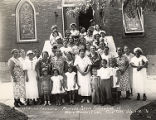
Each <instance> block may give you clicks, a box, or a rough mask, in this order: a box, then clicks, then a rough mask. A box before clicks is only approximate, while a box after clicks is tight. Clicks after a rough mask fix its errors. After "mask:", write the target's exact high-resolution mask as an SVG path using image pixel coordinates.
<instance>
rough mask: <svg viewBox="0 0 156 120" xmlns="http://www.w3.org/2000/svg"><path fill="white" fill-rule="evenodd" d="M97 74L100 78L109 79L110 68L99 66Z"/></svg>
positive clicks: (110, 74)
mask: <svg viewBox="0 0 156 120" xmlns="http://www.w3.org/2000/svg"><path fill="white" fill-rule="evenodd" d="M97 76H100V78H101V79H109V78H110V77H111V76H113V75H112V70H111V69H110V68H103V67H102V68H100V69H99V70H98V71H97Z"/></svg>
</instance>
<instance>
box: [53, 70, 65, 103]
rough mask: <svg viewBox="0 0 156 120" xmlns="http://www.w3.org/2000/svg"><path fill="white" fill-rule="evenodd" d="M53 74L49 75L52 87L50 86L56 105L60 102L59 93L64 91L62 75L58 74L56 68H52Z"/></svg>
mask: <svg viewBox="0 0 156 120" xmlns="http://www.w3.org/2000/svg"><path fill="white" fill-rule="evenodd" d="M53 72H54V76H52V77H51V80H52V83H53V87H52V92H51V93H52V94H53V95H55V98H56V105H57V106H60V105H61V104H62V102H61V101H62V98H61V94H62V93H64V88H63V76H61V75H60V74H59V71H58V70H57V69H54V70H53Z"/></svg>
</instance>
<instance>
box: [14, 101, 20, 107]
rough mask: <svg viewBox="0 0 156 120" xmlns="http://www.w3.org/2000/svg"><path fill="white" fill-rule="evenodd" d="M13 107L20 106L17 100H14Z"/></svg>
mask: <svg viewBox="0 0 156 120" xmlns="http://www.w3.org/2000/svg"><path fill="white" fill-rule="evenodd" d="M14 106H15V107H20V105H19V104H18V100H17V99H14Z"/></svg>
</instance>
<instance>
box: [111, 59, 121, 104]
mask: <svg viewBox="0 0 156 120" xmlns="http://www.w3.org/2000/svg"><path fill="white" fill-rule="evenodd" d="M110 68H111V70H112V75H113V81H112V82H113V87H112V96H113V101H114V103H119V100H120V91H119V87H120V84H119V83H120V70H119V68H118V67H117V61H116V59H115V58H113V59H111V60H110Z"/></svg>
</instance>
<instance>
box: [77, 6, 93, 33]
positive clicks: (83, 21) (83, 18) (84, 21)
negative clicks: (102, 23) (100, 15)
mask: <svg viewBox="0 0 156 120" xmlns="http://www.w3.org/2000/svg"><path fill="white" fill-rule="evenodd" d="M91 19H93V9H92V8H91V7H89V8H88V9H87V11H86V12H85V13H84V12H80V13H79V17H78V23H79V26H80V27H84V28H85V29H86V30H88V28H89V26H90V20H91Z"/></svg>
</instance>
